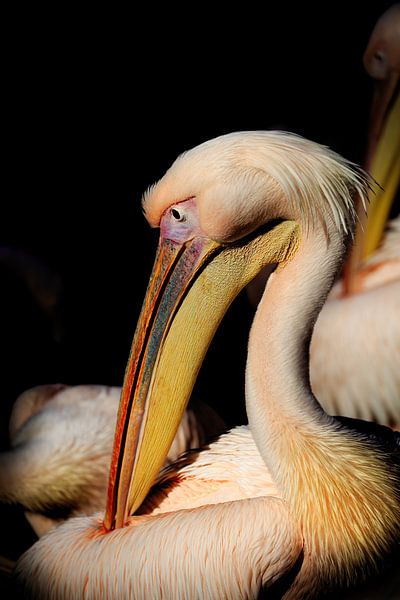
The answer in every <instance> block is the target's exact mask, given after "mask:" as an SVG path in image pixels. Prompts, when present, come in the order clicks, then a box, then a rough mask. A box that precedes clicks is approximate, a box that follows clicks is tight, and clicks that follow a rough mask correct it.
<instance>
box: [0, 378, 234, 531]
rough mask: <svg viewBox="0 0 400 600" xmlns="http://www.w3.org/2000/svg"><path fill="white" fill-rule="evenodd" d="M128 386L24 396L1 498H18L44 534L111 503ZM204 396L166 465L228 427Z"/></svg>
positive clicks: (0, 481)
mask: <svg viewBox="0 0 400 600" xmlns="http://www.w3.org/2000/svg"><path fill="white" fill-rule="evenodd" d="M120 395H121V388H119V387H110V386H106V385H77V386H66V385H61V384H56V385H42V386H37V387H35V388H32V389H30V390H27V391H25V392H24V393H23V394H21V395H20V396H19V398H17V400H16V402H15V404H14V406H13V409H12V413H11V417H10V424H9V429H10V439H11V449H10V450H8V451H6V452H3V453H1V454H0V501H1V502H3V503H5V502H7V503H18V504H20V505H22V506H23V507H24V508H25V509H26V512H25V515H26V517H27V519H28V521H29V523H30V525H31V526H32V528H33V530H34V531H35V533H36V534H37V535H38V536H39V537H40V536H41V535H43V534H44V533H46V532H47V531H48V530H49V529H50V528H52V527H54V526H55V525H58V524H59V523H61V522H63V521H64V520H65V519H66V518H70V517H71V516H74V515H78V514H87V515H90V514H92V513H94V512H96V511H99V510H102V509H103V508H104V506H105V503H106V492H107V479H108V470H109V468H110V461H111V451H112V445H113V438H114V429H115V423H116V420H117V412H118V404H119V399H120ZM224 428H225V427H224V423H223V422H222V420H221V419H220V418H219V417H218V415H217V414H216V413H215V412H214V411H213V410H212V409H211V408H210V407H208V406H207V405H206V404H204V403H203V402H200V401H199V400H198V401H193V402H192V403H191V405H190V406H189V408H188V410H187V411H185V413H184V415H183V418H182V422H181V424H180V426H179V428H178V431H177V434H176V436H175V439H174V441H173V443H172V446H171V448H170V449H169V452H168V455H167V457H166V460H165V464H166V465H168V464H170V463H172V462H173V461H175V460H176V459H177V458H178V456H179V455H180V454H182V453H183V452H184V451H186V450H189V449H190V448H198V447H199V446H201V445H202V444H204V443H205V442H206V441H207V440H208V439H209V438H211V437H215V436H216V435H217V434H219V433H221V432H222V431H223V430H224Z"/></svg>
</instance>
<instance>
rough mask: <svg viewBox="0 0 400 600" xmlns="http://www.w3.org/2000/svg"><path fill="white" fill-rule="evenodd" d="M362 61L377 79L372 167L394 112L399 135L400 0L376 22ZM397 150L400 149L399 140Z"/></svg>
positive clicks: (371, 136) (370, 151) (369, 160)
mask: <svg viewBox="0 0 400 600" xmlns="http://www.w3.org/2000/svg"><path fill="white" fill-rule="evenodd" d="M363 61H364V67H365V70H366V71H367V73H368V74H369V75H370V76H371V77H372V78H373V79H374V80H375V92H374V98H373V103H372V111H371V119H370V132H369V148H368V156H367V168H368V169H370V167H371V163H372V160H373V157H374V154H375V152H376V146H377V144H378V142H379V139H380V137H381V135H382V132H383V129H384V126H385V123H388V121H389V119H390V118H391V114H392V113H394V114H396V113H397V117H396V120H395V122H394V123H397V125H396V124H394V123H393V124H391V125H390V128H391V129H392V130H393V129H394V128H395V127H397V134H396V135H397V138H398V122H399V116H398V113H399V112H400V104H399V93H398V92H399V89H398V87H399V85H398V84H399V79H400V4H399V3H397V4H393V6H391V7H390V8H389V9H388V10H387V11H386V12H384V13H383V15H382V16H381V17H380V19H379V20H378V21H377V23H376V25H375V27H374V30H373V31H372V34H371V37H370V39H369V42H368V46H367V48H366V50H365V53H364V57H363ZM396 95H397V101H396ZM392 118H394V117H392ZM396 151H397V152H398V143H397V146H396ZM385 153H386V154H389V156H390V155H391V154H392V153H393V150H392V149H391V147H390V146H389V148H385Z"/></svg>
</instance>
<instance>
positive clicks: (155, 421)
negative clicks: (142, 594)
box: [105, 132, 366, 528]
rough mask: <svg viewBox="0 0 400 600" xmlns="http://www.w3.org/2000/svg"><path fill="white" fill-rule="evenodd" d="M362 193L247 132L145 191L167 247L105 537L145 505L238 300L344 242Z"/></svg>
mask: <svg viewBox="0 0 400 600" xmlns="http://www.w3.org/2000/svg"><path fill="white" fill-rule="evenodd" d="M365 187H366V183H365V180H364V179H363V177H362V175H361V174H360V173H358V172H357V171H355V170H354V169H352V168H351V167H350V165H349V164H348V163H347V162H346V161H345V160H344V159H342V158H341V157H339V156H338V155H336V154H335V153H334V152H332V151H330V150H329V149H327V148H325V147H323V146H320V145H318V144H316V143H313V142H310V141H307V140H305V139H303V138H301V137H299V136H296V135H293V134H288V133H282V132H245V133H233V134H230V135H226V136H222V137H219V138H216V139H214V140H211V141H208V142H206V143H204V144H202V145H200V146H198V147H196V148H194V149H192V150H190V151H189V152H187V153H185V154H183V155H182V156H180V157H179V158H178V159H177V160H176V161H175V162H174V163H173V165H172V166H171V168H170V169H169V170H168V171H167V173H166V174H165V175H164V177H163V178H162V179H161V180H160V181H159V182H158V183H157V184H156V185H154V186H153V187H151V188H150V189H149V190H148V191H147V192H146V194H145V196H144V199H143V207H144V211H145V215H146V218H147V220H148V221H149V223H150V225H151V226H152V227H159V228H160V242H159V247H158V252H157V256H156V261H155V264H154V267H153V272H152V276H151V279H150V282H149V286H148V290H147V293H146V297H145V300H144V304H143V309H142V313H141V316H140V319H139V323H138V326H137V329H136V333H135V338H134V342H133V346H132V351H131V355H130V358H129V362H128V365H127V370H126V374H125V380H124V387H123V391H122V395H121V404H120V411H119V418H118V424H117V428H116V437H115V445H114V452H113V459H112V465H111V474H110V486H109V497H108V508H107V512H106V518H105V526H106V528H112V527H114V526H117V527H118V526H121V525H122V524H123V523H124V522H125V520H126V517H127V516H128V515H129V514H132V513H133V511H135V510H136V509H137V507H138V506H139V505H140V503H141V502H142V501H143V499H144V497H145V495H146V494H147V492H148V490H149V488H150V486H151V484H152V483H153V481H154V479H155V477H156V475H157V473H158V471H159V469H160V467H161V464H162V462H163V460H164V457H165V455H166V453H167V452H168V449H169V446H170V444H171V443H172V440H173V437H174V435H175V431H176V429H177V427H178V425H179V422H180V420H181V418H182V414H183V411H184V410H185V407H186V403H187V401H188V399H189V396H190V394H191V390H192V388H193V385H194V382H195V379H196V376H197V373H198V370H199V368H200V365H201V362H202V360H203V358H204V355H205V353H206V351H207V348H208V345H209V343H210V341H211V339H212V337H213V335H214V333H215V330H216V328H217V327H218V325H219V323H220V321H221V319H222V317H223V315H224V313H225V312H226V310H227V308H228V307H229V305H230V303H231V302H232V300H233V299H234V298H235V297H236V295H237V294H238V293H239V292H240V290H241V289H242V288H243V287H244V286H245V285H247V283H249V281H250V280H251V279H252V278H254V277H255V276H256V275H257V273H258V272H259V271H260V270H261V269H262V268H263V267H264V266H266V265H267V264H276V263H280V265H281V268H282V265H284V264H285V262H286V261H288V260H290V258H291V256H292V255H293V254H294V252H295V250H296V248H297V246H298V244H299V236H300V233H299V232H300V231H302V235H305V234H306V232H307V230H308V229H309V228H314V227H322V228H323V229H324V231H327V232H328V233H329V232H330V231H332V229H333V228H335V229H336V230H340V231H341V232H342V233H343V232H345V231H348V229H349V224H350V223H351V221H352V219H353V214H354V209H353V200H352V195H353V193H354V192H355V191H357V192H359V193H361V195H362V196H365Z"/></svg>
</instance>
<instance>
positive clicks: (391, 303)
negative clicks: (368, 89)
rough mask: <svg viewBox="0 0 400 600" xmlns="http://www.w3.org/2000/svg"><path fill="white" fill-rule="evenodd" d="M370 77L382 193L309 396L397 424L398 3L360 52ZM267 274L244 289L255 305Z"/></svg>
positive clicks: (313, 366)
mask: <svg viewBox="0 0 400 600" xmlns="http://www.w3.org/2000/svg"><path fill="white" fill-rule="evenodd" d="M364 65H365V68H366V70H367V72H368V74H369V75H370V76H371V77H373V78H374V81H375V91H374V97H373V103H372V110H371V118H370V126H369V134H368V147H367V151H366V159H365V168H366V169H367V170H368V171H369V172H370V173H371V175H372V177H373V178H374V179H375V180H376V181H377V182H378V184H379V186H381V187H377V186H376V187H374V189H372V190H370V192H369V204H368V208H367V213H368V220H367V219H366V215H365V207H364V206H363V205H362V202H361V201H360V200H358V201H357V206H358V211H357V212H358V224H357V227H356V234H355V240H354V244H353V247H352V250H351V252H350V256H349V258H348V260H347V262H346V264H345V268H344V276H343V277H342V278H341V279H340V281H339V282H338V283H337V284H336V285H335V286H334V288H333V290H332V292H331V293H330V295H329V296H328V299H327V302H326V303H325V305H324V307H323V309H322V311H321V313H320V314H319V317H318V320H317V323H316V326H315V329H314V333H313V337H312V341H311V348H310V377H311V384H312V388H313V391H314V393H315V395H316V397H317V398H318V400H319V402H321V404H322V405H323V407H324V408H325V410H326V411H327V412H328V413H330V414H333V415H344V416H348V417H355V418H362V419H366V420H371V421H377V422H378V423H381V424H383V425H390V426H392V427H399V426H400V368H399V365H400V217H399V216H398V217H397V219H394V220H393V221H391V222H390V223H389V224H388V228H387V231H386V235H385V236H384V237H383V239H382V233H383V230H384V226H385V223H386V220H387V217H388V215H389V214H390V209H391V206H392V204H393V201H394V199H395V198H396V193H397V191H398V187H399V181H400V92H399V89H398V82H399V77H400V4H395V5H393V6H392V7H390V8H389V9H388V10H387V11H386V12H385V13H384V14H383V15H382V16H381V17H380V19H379V20H378V22H377V24H376V26H375V28H374V30H373V32H372V34H371V37H370V40H369V42H368V46H367V48H366V50H365V53H364ZM267 276H268V273H262V274H260V276H259V277H258V278H256V279H255V280H254V281H253V282H252V283H251V284H250V286H249V287H248V290H247V291H248V296H249V299H250V302H251V303H252V305H253V306H254V307H255V306H257V304H258V300H259V298H260V297H261V294H262V292H263V289H264V286H265V280H266V277H267Z"/></svg>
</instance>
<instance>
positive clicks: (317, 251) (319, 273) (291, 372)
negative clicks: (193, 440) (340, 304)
mask: <svg viewBox="0 0 400 600" xmlns="http://www.w3.org/2000/svg"><path fill="white" fill-rule="evenodd" d="M344 253H345V243H344V236H343V235H342V234H340V233H339V232H338V231H337V230H334V229H333V227H332V231H329V232H328V234H327V233H326V232H324V231H310V232H308V233H307V235H306V236H305V237H304V239H302V241H301V243H300V246H299V249H298V251H297V253H296V255H295V256H294V258H293V259H292V260H291V261H290V262H289V263H288V264H286V265H285V266H282V267H280V268H278V269H277V271H276V272H275V273H273V274H272V275H271V277H270V279H269V281H268V283H267V286H266V288H265V291H264V295H263V297H262V299H261V301H260V304H259V306H258V309H257V312H256V315H255V318H254V322H253V326H252V329H251V332H250V338H249V351H248V361H247V368H246V406H247V414H248V419H249V425H250V428H251V430H252V433H253V436H254V439H255V442H256V444H257V446H258V449H259V451H260V454H261V456H262V457H263V459H264V461H265V463H266V465H267V466H268V467H269V469H270V470H271V473H272V475H273V476H274V478H275V480H276V481H277V482H278V483H279V482H281V483H282V480H285V479H286V477H285V469H286V474H287V468H290V456H291V454H292V452H293V440H294V439H296V440H297V441H298V440H299V436H300V438H302V437H303V438H306V437H308V436H310V434H311V433H312V436H315V433H316V431H318V429H320V428H321V427H323V426H324V425H325V426H327V425H328V426H329V424H330V423H333V422H334V421H333V419H332V418H331V417H329V416H328V415H327V414H326V413H325V412H324V411H323V409H322V408H321V407H320V405H319V404H318V402H317V401H316V399H315V398H314V396H313V394H312V391H311V387H310V382H309V345H310V339H311V334H312V330H313V327H314V323H315V321H316V319H317V316H318V313H319V311H320V310H321V308H322V305H323V303H324V302H325V299H326V296H327V294H328V292H329V290H330V289H331V287H332V284H333V281H334V278H335V275H336V273H337V271H338V269H339V267H340V264H341V261H342V258H343V256H344ZM286 453H287V454H286ZM284 458H287V460H283V459H284ZM283 487H284V486H283ZM283 491H285V490H283Z"/></svg>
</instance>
